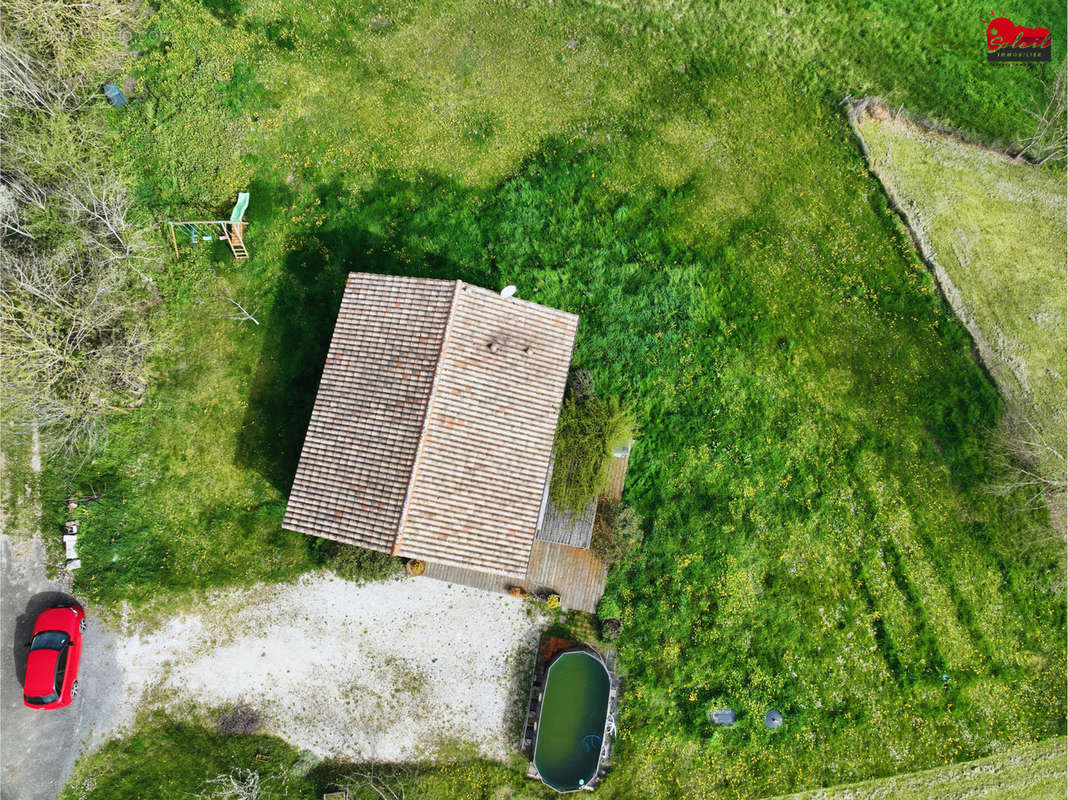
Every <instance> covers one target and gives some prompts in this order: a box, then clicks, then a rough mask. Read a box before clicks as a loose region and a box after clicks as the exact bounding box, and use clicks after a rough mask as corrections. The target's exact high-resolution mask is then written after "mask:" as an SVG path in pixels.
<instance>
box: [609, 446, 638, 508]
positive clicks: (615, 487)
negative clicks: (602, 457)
mask: <svg viewBox="0 0 1068 800" xmlns="http://www.w3.org/2000/svg"><path fill="white" fill-rule="evenodd" d="M633 444H634V442H629V443H628V444H627V446H626V447H625V448H621V451H620V452H617V453H615V454H614V455H615V458H613V459H612V472H611V477H609V479H608V487H607V488H606V489H605V490H604V496H605V497H606V498H608V499H609V500H615V501H616V502H617V503H618V502H619V501H621V500H622V499H623V483H624V481H626V479H627V467H628V465H629V464H630V448H631V445H633Z"/></svg>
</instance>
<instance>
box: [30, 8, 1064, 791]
mask: <svg viewBox="0 0 1068 800" xmlns="http://www.w3.org/2000/svg"><path fill="white" fill-rule="evenodd" d="M747 8H748V7H747ZM854 12H855V10H854V9H851V8H849V7H845V6H843V8H842V9H840V10H835V9H829V10H827V11H822V10H821V11H820V12H819V13H820V15H825V16H817V12H816V11H815V10H803V9H799V10H797V11H795V12H786V11H785V10H781V12H780V13H778V14H776V13H769V14H768V15H767V16H764V17H762V16H761V15H760V14H759V13H758V11H757V10H756V9H749V10H744V11H743V10H741V9H727V10H725V11H724V13H723V14H721V15H719V17H718V18H716V19H712V18H711V17H710V15H708V14H707V13H706V12H702V11H701V10H700V9H696V8H695V9H693V10H690V11H685V10H684V11H680V12H678V15H677V16H676V15H673V14H672V13H670V12H668V11H664V10H661V11H657V10H656V9H651V10H648V11H646V12H642V13H641V14H638V13H634V14H629V13H626V12H623V11H615V10H611V9H602V8H598V7H596V6H575V5H571V4H544V5H543V4H540V3H533V4H529V5H522V6H520V5H514V6H513V5H506V4H500V3H489V2H486V3H479V2H476V3H474V4H470V3H468V4H459V3H449V2H433V3H430V4H419V5H416V4H410V3H397V4H375V5H366V6H364V5H357V4H352V5H346V6H345V7H344V8H340V9H339V8H336V7H335V5H334V4H329V3H324V2H308V3H302V4H299V5H298V4H292V5H288V4H285V3H283V2H281V0H251V1H250V2H248V3H246V4H242V5H239V4H237V3H227V2H213V3H211V4H204V5H201V4H198V3H195V2H191V0H163V2H161V3H160V4H159V9H158V11H157V12H156V14H155V15H154V16H153V17H152V18H151V20H150V21H149V25H148V28H147V30H146V31H145V32H144V33H142V34H141V35H140V36H139V37H138V38H137V39H136V40H135V42H134V47H135V48H136V49H138V50H139V51H140V52H141V58H139V59H138V60H137V61H135V62H131V65H130V69H131V70H132V72H133V74H134V75H135V77H137V78H138V79H139V80H140V81H142V82H143V83H144V84H145V85H146V86H147V87H149V88H150V90H151V94H150V95H149V96H148V97H147V98H145V99H143V100H140V101H138V102H135V103H132V104H131V105H130V106H129V107H128V108H127V109H125V110H124V111H122V112H121V113H116V114H113V115H112V116H111V119H112V122H113V125H114V126H115V129H116V131H117V133H118V134H119V140H120V141H121V145H120V146H119V148H118V152H117V153H116V158H117V160H120V161H123V162H125V163H126V164H127V165H128V170H129V172H130V174H131V176H132V177H133V179H134V180H135V181H136V184H137V187H138V196H139V198H140V208H141V209H142V211H143V213H145V214H146V215H147V216H150V217H151V218H153V219H154V220H155V221H156V222H157V223H162V222H163V221H164V220H166V219H174V218H190V217H192V218H204V216H205V215H207V216H214V215H217V214H225V213H227V212H228V209H229V206H230V205H231V204H232V203H233V199H234V196H235V195H236V192H237V191H238V190H239V189H245V188H248V189H249V190H250V191H251V193H252V202H251V204H250V206H249V210H248V214H247V217H246V218H247V219H248V221H249V222H250V223H251V224H250V227H249V229H248V233H247V237H246V238H247V242H248V247H249V250H250V253H251V256H252V257H251V259H250V260H249V261H247V262H237V263H235V262H233V261H232V260H231V259H230V258H229V254H228V251H223V250H222V249H216V250H215V251H205V250H199V251H194V250H193V249H192V248H190V247H188V246H185V247H184V248H183V254H182V258H181V259H180V260H178V261H175V260H174V259H173V256H171V257H164V259H163V264H162V266H161V267H160V270H159V274H158V276H157V277H156V282H157V286H158V288H159V291H160V292H161V294H162V295H163V297H164V303H163V306H162V310H161V312H160V314H159V315H158V317H157V319H156V323H155V324H156V328H157V339H158V341H159V348H158V352H157V355H156V357H155V360H154V367H153V371H154V383H153V387H152V389H151V390H150V393H149V396H148V399H147V400H146V402H145V403H144V405H143V406H142V407H141V408H138V409H136V410H132V411H131V412H130V413H128V414H126V415H125V416H124V417H123V418H122V419H120V420H118V421H117V423H116V425H115V426H114V428H113V432H112V437H111V440H110V443H109V445H108V447H107V448H106V450H105V451H104V452H102V453H100V454H98V455H96V456H95V459H94V460H93V461H91V462H90V463H87V464H85V465H84V466H83V468H82V469H81V470H80V472H78V473H77V474H76V475H74V474H73V473H72V472H71V471H68V470H66V469H64V468H63V467H62V465H57V464H52V465H51V466H50V468H49V474H48V477H47V481H48V483H47V486H46V499H47V500H48V502H49V503H50V506H54V505H56V503H55V500H56V498H60V497H63V496H66V494H65V493H66V492H67V491H70V488H71V484H72V483H74V484H75V487H76V488H78V489H88V488H89V487H91V486H92V487H95V488H97V489H101V488H103V487H105V486H106V492H105V499H103V500H101V501H99V502H97V503H94V504H91V505H88V506H86V507H85V508H83V509H81V512H82V514H83V518H84V520H85V521H84V525H83V527H82V530H81V531H80V535H81V540H80V542H79V544H80V552H82V553H83V555H82V560H83V568H82V570H81V571H80V572H79V573H78V578H77V581H78V588H79V591H81V592H84V593H85V594H86V595H87V596H89V597H90V598H94V599H98V600H102V601H117V600H120V599H130V600H133V601H135V602H140V603H146V602H149V601H151V600H153V599H155V600H157V601H159V602H167V601H168V600H169V598H170V597H171V596H172V595H173V593H174V592H175V591H178V590H183V589H195V588H199V587H205V586H210V585H218V584H224V583H234V582H250V581H253V580H265V579H281V578H285V577H287V576H292V575H295V574H297V573H299V572H300V571H303V570H307V569H309V568H312V567H315V566H318V565H322V564H327V563H333V562H334V561H335V560H336V559H337V558H338V556H337V555H336V554H335V553H334V552H333V551H332V550H331V549H330V548H326V547H325V546H324V545H322V544H320V543H318V542H316V541H313V540H312V539H311V538H310V537H301V536H297V535H295V534H289V533H285V532H283V531H281V529H280V527H279V522H280V519H281V513H282V509H283V507H284V503H285V497H286V493H287V492H288V489H289V482H290V481H291V479H292V475H293V470H294V467H295V463H296V459H297V457H298V454H299V448H300V445H301V441H302V438H303V434H304V429H305V424H306V422H307V418H308V415H309V413H310V408H311V404H312V401H313V397H314V390H315V387H316V385H317V381H318V376H319V371H320V369H321V366H322V361H323V356H324V353H325V349H326V346H327V344H328V341H329V336H330V332H331V329H332V326H333V322H334V315H335V313H336V310H337V306H338V303H339V300H340V293H341V291H342V288H343V285H344V276H345V274H346V273H347V272H348V271H350V270H364V271H378V272H388V273H399V274H406V275H422V276H431V277H443V278H461V279H464V280H466V281H470V282H472V283H477V284H480V285H485V286H489V287H500V286H503V285H505V284H508V283H515V284H516V285H517V286H518V287H519V295H520V296H522V297H526V298H530V299H533V300H536V301H538V302H542V303H546V304H548V305H553V306H557V307H560V308H563V309H566V310H568V311H572V312H575V313H577V314H580V315H581V316H582V322H581V326H580V330H579V338H578V341H577V344H576V352H575V363H576V365H578V366H584V367H589V368H590V369H592V370H593V372H594V374H595V376H596V380H597V384H598V386H597V389H598V391H599V392H602V393H604V394H616V395H620V396H622V397H624V398H626V399H628V400H629V401H631V403H632V405H633V406H634V407H635V408H636V409H638V422H639V425H640V428H641V433H640V437H639V439H638V442H637V443H636V445H635V448H634V451H633V454H632V458H631V462H630V472H629V475H628V486H627V498H626V499H627V501H628V502H630V503H631V504H633V505H634V506H635V507H636V508H637V510H638V511H639V512H640V513H641V514H642V516H643V517H644V519H645V520H646V527H647V531H646V536H645V543H644V545H643V546H642V547H641V548H640V549H639V550H638V551H637V552H635V553H633V554H632V555H631V556H630V558H629V559H628V560H627V561H625V562H624V563H622V564H621V565H619V566H618V567H617V568H615V569H614V570H613V572H612V573H611V575H610V576H609V588H608V591H609V595H610V596H611V597H612V598H613V599H614V600H616V601H617V602H618V603H619V604H620V606H621V607H622V609H623V633H622V636H621V638H620V642H619V645H620V653H621V664H622V666H623V668H624V669H625V671H626V675H627V678H626V680H627V682H626V689H625V694H624V702H623V718H622V720H621V738H620V741H619V746H618V749H617V751H616V752H617V754H618V757H619V761H618V763H617V766H616V769H615V771H614V772H613V773H612V775H611V776H610V777H609V779H608V781H606V783H605V784H604V785H603V786H602V787H601V788H600V789H599V790H598V791H599V792H600V793H601V794H603V795H604V796H605V797H626V798H643V797H664V798H667V797H679V796H687V797H694V798H700V797H713V796H715V797H759V796H764V795H770V794H778V793H784V792H789V791H797V790H801V789H806V788H810V787H813V786H819V785H832V784H837V783H843V782H851V781H858V780H864V779H868V778H872V777H879V776H885V775H890V774H895V773H900V772H912V771H916V770H920V769H924V768H927V767H932V766H936V765H941V764H945V763H949V762H955V761H961V760H966V759H970V758H975V757H979V756H983V755H987V754H989V753H993V752H1001V751H1003V750H1005V749H1007V748H1010V747H1012V746H1015V745H1020V744H1024V743H1028V742H1033V741H1035V740H1038V739H1041V738H1045V737H1049V736H1055V735H1060V734H1063V733H1064V727H1065V699H1064V691H1063V688H1064V687H1063V675H1064V672H1065V651H1064V639H1065V610H1064V595H1063V562H1062V561H1061V556H1062V553H1061V551H1060V549H1059V548H1056V547H1054V548H1045V549H1043V548H1036V547H1029V546H1027V545H1029V544H1030V543H1031V542H1033V541H1039V540H1041V539H1042V538H1045V531H1046V526H1048V519H1047V518H1046V517H1045V516H1044V515H1043V514H1042V513H1038V512H1027V511H1022V510H1021V508H1020V506H1021V505H1022V503H1021V502H1020V498H1018V497H1015V496H1010V497H994V496H992V495H990V494H989V493H987V492H986V491H985V490H984V488H983V487H984V486H986V485H987V484H988V483H989V482H990V480H991V479H992V477H994V476H993V475H992V472H991V470H992V466H991V464H990V462H989V461H988V459H987V458H986V457H985V453H986V451H987V449H988V446H989V442H988V439H987V436H988V434H987V431H988V429H990V428H992V427H994V426H995V425H996V422H997V420H998V417H999V414H1000V413H1001V408H1002V403H1001V401H1000V399H999V397H998V395H997V392H996V390H995V387H994V386H993V385H992V384H991V383H990V382H989V380H988V379H987V378H986V376H985V375H984V373H983V372H982V371H981V370H980V368H979V367H978V366H977V365H976V364H975V363H974V361H973V360H972V359H971V358H970V356H969V340H968V337H967V335H966V333H965V331H964V330H963V328H962V327H961V326H960V325H959V324H958V323H957V322H956V320H955V319H954V318H953V317H952V315H951V314H950V313H949V312H948V311H947V309H946V307H945V306H944V305H943V303H942V301H941V298H940V296H939V295H938V293H937V291H936V289H935V287H934V286H933V283H932V281H931V279H930V277H929V276H928V274H927V273H926V272H925V270H924V268H923V266H922V265H921V264H920V263H919V262H918V260H917V258H916V256H915V254H914V252H913V250H912V247H911V243H910V242H908V241H907V240H906V239H905V238H903V237H902V235H901V234H900V232H899V228H898V226H897V224H896V221H895V219H894V217H893V215H892V214H891V213H890V211H889V210H888V209H887V206H886V201H885V199H884V197H883V195H882V192H881V188H880V186H879V185H878V183H877V182H876V181H875V180H874V179H873V178H872V177H871V176H870V175H869V174H868V172H867V170H866V167H865V165H864V163H863V160H862V159H861V157H860V155H859V153H858V151H857V148H856V144H855V142H854V140H853V138H852V135H851V133H850V130H849V127H848V125H847V123H846V121H845V119H844V118H843V116H842V114H841V111H840V109H839V108H838V106H837V101H838V100H839V99H840V98H841V96H842V95H844V94H845V93H846V92H853V93H856V94H859V93H862V92H867V91H878V92H880V93H882V94H885V95H887V96H889V97H892V98H898V99H901V100H903V101H908V102H909V103H910V104H913V105H914V106H915V108H916V109H917V110H920V111H925V112H929V113H934V114H945V115H948V116H950V117H952V118H953V119H954V120H955V121H957V122H959V123H962V124H965V125H967V126H968V127H971V128H973V129H975V130H977V131H979V132H980V133H982V134H984V135H986V136H990V137H995V138H1003V139H1004V138H1012V137H1014V136H1017V135H1019V134H1020V133H1022V129H1021V125H1022V124H1023V123H1022V122H1020V120H1021V119H1022V118H1023V116H1024V115H1023V114H1022V112H1021V111H1020V109H1021V108H1024V107H1030V106H1029V105H1028V104H1029V103H1030V102H1031V101H1030V100H1029V96H1030V94H1031V93H1032V92H1037V91H1038V89H1039V88H1040V79H1041V78H1042V77H1044V76H1045V77H1048V71H1045V72H1044V71H1043V70H1042V68H1038V69H1034V68H1032V66H1027V67H1021V68H1020V69H1019V70H1016V71H1009V70H1005V69H1000V68H994V69H989V68H988V66H987V65H986V64H985V62H982V61H981V59H980V58H979V56H978V55H976V53H978V52H979V47H980V44H981V35H982V29H981V27H980V26H979V23H978V22H977V21H975V19H974V18H975V12H974V10H973V9H972V7H970V6H968V7H965V6H963V5H961V6H953V7H952V8H951V9H949V10H947V11H944V12H943V13H942V15H941V16H940V17H938V19H934V18H931V17H930V14H933V13H934V12H921V11H909V12H905V11H903V10H901V9H900V8H899V7H897V6H892V5H887V6H886V7H883V8H873V9H872V10H871V11H865V12H862V13H861V16H862V17H863V20H862V21H863V23H864V30H865V37H866V38H865V37H862V38H860V39H853V38H851V37H848V36H846V32H850V31H854V30H857V26H858V25H860V22H861V20H857V19H856V14H855V13H854ZM790 13H792V14H793V16H787V15H788V14H790ZM1036 13H1037V12H1036ZM1039 16H1040V17H1041V18H1042V19H1043V20H1045V19H1047V18H1048V19H1049V20H1050V25H1051V26H1053V25H1054V24H1059V23H1057V22H1056V20H1063V18H1064V10H1063V8H1058V7H1056V6H1054V5H1050V7H1049V9H1048V10H1047V12H1046V13H1045V15H1039ZM762 20H770V21H762ZM788 20H795V22H788ZM973 29H974V30H973ZM934 30H937V31H938V32H939V33H938V35H937V36H936V37H934V39H932V37H931V36H930V35H928V33H929V31H934ZM821 31H827V33H821ZM720 33H722V36H720ZM835 37H838V38H837V41H841V42H842V43H843V44H841V45H835V44H833V42H834V41H836V39H835ZM920 39H922V43H921V42H920V41H918V40H920ZM847 43H848V48H847ZM824 44H827V48H829V49H826V48H823V45H824ZM1056 47H1057V48H1059V49H1058V50H1057V52H1055V54H1054V55H1055V57H1056V58H1058V59H1059V58H1061V57H1063V44H1062V43H1059V42H1057V43H1056ZM961 87H964V88H963V89H962V88H961ZM109 113H110V112H109ZM161 234H162V227H161ZM161 243H162V236H161ZM227 292H229V293H231V294H232V295H233V296H234V297H235V298H237V299H238V300H240V302H242V304H243V305H244V306H245V307H246V308H248V309H249V310H250V311H252V312H253V313H254V314H255V315H256V317H257V319H258V320H259V321H260V322H261V323H262V324H261V325H259V326H256V325H253V324H251V323H238V322H235V321H233V320H228V319H224V316H225V315H226V314H227V313H228V310H227V303H226V301H225V300H224V299H223V297H224V295H225V294H226V293H227ZM49 498H50V499H49ZM53 521H54V520H53ZM365 566H366V565H363V564H356V565H350V567H351V568H352V569H353V570H360V569H364V568H365ZM373 566H375V567H376V568H377V567H380V566H381V564H380V563H379V562H375V563H374V565H373ZM718 705H729V706H731V707H733V708H735V709H736V710H737V711H738V712H739V714H740V720H741V721H740V723H739V724H738V725H737V726H735V727H734V728H732V729H730V730H717V729H713V728H712V726H711V725H710V724H709V723H708V722H707V719H706V713H707V711H708V710H709V709H710V708H711V707H714V706H718ZM772 706H774V707H776V708H779V709H780V710H781V711H782V712H783V713H784V716H785V718H786V723H785V724H784V725H783V727H782V728H780V729H779V730H778V731H776V732H771V731H768V730H766V729H765V728H764V727H763V726H762V724H761V723H760V720H761V719H762V718H763V715H764V711H765V710H766V709H767V708H768V707H772ZM485 769H486V770H487V772H486V773H485V774H487V775H489V774H494V775H496V774H499V773H502V772H503V771H502V770H500V769H499V768H490V767H485ZM443 774H444V773H443ZM504 774H507V775H509V776H512V777H508V778H506V779H505V778H502V779H501V780H502V783H506V782H508V781H511V780H513V778H514V777H515V776H514V774H513V773H510V772H508V773H504ZM446 777H447V776H446ZM446 777H442V778H441V780H442V781H446ZM456 780H461V778H456ZM487 780H488V779H487ZM446 782H447V781H446ZM442 785H443V786H444V785H445V784H442ZM452 785H453V787H454V788H455V787H457V786H460V785H461V784H459V783H456V784H452ZM444 791H446V790H445V789H441V792H444ZM450 791H451V790H450Z"/></svg>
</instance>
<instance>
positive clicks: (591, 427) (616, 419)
mask: <svg viewBox="0 0 1068 800" xmlns="http://www.w3.org/2000/svg"><path fill="white" fill-rule="evenodd" d="M633 436H634V415H633V414H632V413H631V411H630V410H629V409H627V408H625V407H624V406H623V405H622V404H621V403H620V401H619V398H618V397H607V398H604V399H601V398H597V397H595V396H593V395H592V394H588V395H585V396H581V395H579V394H578V393H577V392H572V393H571V395H570V397H568V399H567V400H566V401H565V402H564V407H563V409H562V410H561V412H560V421H559V423H558V425H557V428H556V443H555V448H554V457H555V461H554V466H553V477H552V483H551V484H550V486H549V492H550V495H551V496H552V500H553V502H554V503H555V504H556V505H557V507H559V508H562V509H568V510H572V511H578V510H580V509H582V508H585V507H586V504H587V503H589V502H590V500H593V499H594V498H595V497H597V496H598V495H600V494H601V492H603V491H604V489H605V487H606V486H607V485H608V479H609V475H610V468H611V465H612V450H613V449H614V448H616V447H618V446H619V445H621V444H624V443H626V442H628V441H630V439H631V438H632V437H633Z"/></svg>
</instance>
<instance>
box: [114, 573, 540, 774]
mask: <svg viewBox="0 0 1068 800" xmlns="http://www.w3.org/2000/svg"><path fill="white" fill-rule="evenodd" d="M543 622H544V621H543V620H542V619H540V618H539V617H537V615H535V614H533V613H532V612H531V611H530V610H529V606H528V605H527V604H526V603H525V602H524V601H522V600H517V599H515V598H512V597H508V596H505V595H500V594H495V593H490V592H483V591H480V590H477V589H471V588H467V587H461V586H451V585H449V584H446V583H443V582H441V581H436V580H433V579H430V578H410V577H404V578H397V579H393V580H388V581H380V582H376V583H370V584H365V585H362V586H360V585H356V584H353V583H350V582H347V581H344V580H341V579H339V578H336V577H333V576H324V575H315V576H306V577H305V578H303V579H302V580H300V581H298V582H297V583H295V584H290V585H276V586H260V587H256V588H254V589H251V590H247V591H229V592H220V593H213V594H211V595H209V596H207V597H206V598H205V599H204V600H203V602H202V603H200V604H199V606H198V608H196V609H195V610H194V611H192V612H190V613H186V614H182V615H179V616H176V617H174V618H172V619H170V620H168V621H166V623H165V624H164V625H163V626H162V627H160V628H158V629H157V630H154V631H152V632H136V631H129V632H126V633H125V634H124V635H123V636H120V637H119V641H118V643H117V645H116V651H115V652H116V660H117V661H118V663H119V664H121V665H123V676H124V687H123V691H122V697H123V700H122V704H121V707H120V709H119V713H118V714H117V715H116V717H115V719H114V721H113V724H112V725H111V728H112V730H117V729H120V728H122V727H123V726H125V725H128V724H129V723H131V722H132V721H133V720H134V718H135V716H136V714H137V713H138V712H140V711H141V710H143V709H144V708H146V707H164V708H166V707H170V708H175V709H179V710H180V708H181V707H182V706H183V705H184V704H187V703H188V702H190V701H193V702H195V703H197V704H200V705H205V706H210V707H216V706H219V707H221V706H228V705H237V704H242V705H245V706H248V707H249V708H251V709H252V710H253V711H255V712H257V713H258V714H259V715H260V716H261V718H262V719H263V721H264V725H265V728H266V729H267V730H269V731H271V732H273V733H276V734H278V735H279V736H282V737H283V738H285V739H286V740H288V741H289V742H291V743H292V744H294V745H296V746H298V747H301V748H305V749H308V750H310V751H312V752H313V753H315V754H316V755H318V756H323V757H325V756H332V757H339V758H347V759H372V758H373V759H380V760H386V761H407V760H416V759H423V758H432V757H433V754H434V751H435V749H436V748H437V747H438V746H440V745H442V744H447V743H448V744H452V743H455V742H457V741H462V742H465V743H468V744H472V745H474V746H476V747H477V748H478V749H479V750H480V751H481V752H482V754H483V755H485V756H487V757H490V758H504V757H505V756H506V755H507V753H508V751H509V749H514V746H515V743H513V742H512V741H511V739H512V737H513V734H514V733H515V732H514V731H512V730H511V729H510V725H509V717H510V713H511V709H512V707H513V704H514V700H515V698H517V697H522V696H523V695H524V694H525V687H524V686H523V683H524V682H525V681H526V680H527V679H528V677H529V676H527V675H526V674H524V673H523V672H522V671H521V670H519V669H518V667H519V666H520V664H522V663H525V662H524V661H523V659H524V658H526V657H529V656H532V655H533V652H534V647H535V645H536V637H537V635H538V632H539V631H540V629H541V627H542V625H543Z"/></svg>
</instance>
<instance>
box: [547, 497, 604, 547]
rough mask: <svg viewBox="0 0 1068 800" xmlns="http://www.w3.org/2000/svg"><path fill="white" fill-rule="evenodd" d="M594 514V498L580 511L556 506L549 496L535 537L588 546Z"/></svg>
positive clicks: (559, 542)
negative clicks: (543, 517)
mask: <svg viewBox="0 0 1068 800" xmlns="http://www.w3.org/2000/svg"><path fill="white" fill-rule="evenodd" d="M596 516H597V501H596V500H591V501H590V504H589V505H587V506H586V508H584V509H583V510H582V511H565V510H563V509H560V508H557V507H556V504H555V503H554V502H553V501H552V498H549V500H548V501H547V502H546V504H545V519H544V520H542V523H541V528H540V529H539V530H538V532H537V533H536V534H535V538H536V539H540V540H541V541H543V542H553V543H555V544H565V545H568V546H569V547H589V546H590V540H591V539H592V538H593V520H594V518H595V517H596Z"/></svg>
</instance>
